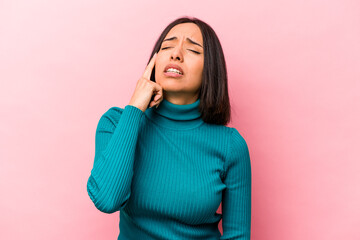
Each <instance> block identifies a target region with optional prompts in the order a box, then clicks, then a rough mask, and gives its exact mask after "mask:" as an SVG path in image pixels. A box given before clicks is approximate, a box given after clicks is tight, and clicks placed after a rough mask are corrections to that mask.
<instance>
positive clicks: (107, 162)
mask: <svg viewBox="0 0 360 240" xmlns="http://www.w3.org/2000/svg"><path fill="white" fill-rule="evenodd" d="M143 115H144V112H143V111H142V110H140V109H139V108H137V107H135V106H132V105H126V106H125V108H124V109H121V108H117V107H112V108H110V109H109V110H108V111H107V112H106V113H105V114H103V115H102V117H101V118H100V120H99V123H98V126H97V129H96V135H95V159H94V164H93V168H92V170H91V174H90V177H89V179H88V181H87V192H88V194H89V197H90V199H91V200H92V202H93V203H94V204H95V206H96V208H97V209H99V210H100V211H102V212H104V213H113V212H116V211H118V210H120V209H122V208H123V207H124V206H125V204H126V203H127V200H128V199H129V197H130V190H131V181H132V177H133V163H134V155H135V149H136V143H137V138H138V132H139V127H140V120H141V118H142V116H143Z"/></svg>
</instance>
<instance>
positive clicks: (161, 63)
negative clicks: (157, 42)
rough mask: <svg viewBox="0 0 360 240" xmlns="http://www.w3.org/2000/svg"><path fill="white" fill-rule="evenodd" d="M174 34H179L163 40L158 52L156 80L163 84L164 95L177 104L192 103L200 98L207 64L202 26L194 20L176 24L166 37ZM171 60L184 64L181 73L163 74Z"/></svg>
mask: <svg viewBox="0 0 360 240" xmlns="http://www.w3.org/2000/svg"><path fill="white" fill-rule="evenodd" d="M171 37H177V39H175V40H170V41H163V42H162V45H161V48H160V50H159V52H158V53H157V56H156V61H155V81H156V83H157V84H159V85H160V86H161V87H162V90H163V98H165V99H166V100H167V101H169V102H171V103H174V104H178V105H184V104H191V103H193V102H195V101H196V100H197V98H198V94H199V89H200V86H201V80H202V71H203V67H204V51H203V47H202V46H204V45H203V38H202V34H201V30H200V28H199V27H198V26H197V25H196V24H194V23H181V24H178V25H176V26H174V27H173V28H172V29H171V30H170V31H169V32H168V34H167V35H166V37H165V39H168V38H171ZM186 38H190V39H191V40H193V41H194V42H196V43H199V44H200V45H201V46H198V45H195V44H192V43H190V42H189V41H188V40H186ZM165 39H164V40H165ZM164 48H166V49H164ZM194 51H196V52H198V54H197V53H195V52H194ZM169 63H172V64H176V65H178V66H180V67H181V68H182V70H183V75H182V77H180V78H174V77H169V76H166V75H164V69H165V67H166V65H167V64H169ZM156 99H158V98H156ZM156 105H158V104H156Z"/></svg>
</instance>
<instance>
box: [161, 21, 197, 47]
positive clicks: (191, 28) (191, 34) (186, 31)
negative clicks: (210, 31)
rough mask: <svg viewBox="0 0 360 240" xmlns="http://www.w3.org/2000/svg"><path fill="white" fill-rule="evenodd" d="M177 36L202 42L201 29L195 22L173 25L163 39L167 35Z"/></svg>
mask: <svg viewBox="0 0 360 240" xmlns="http://www.w3.org/2000/svg"><path fill="white" fill-rule="evenodd" d="M174 36H176V37H178V38H179V39H182V38H184V39H185V38H187V37H188V38H190V39H192V40H194V41H197V42H198V43H200V44H202V43H203V39H202V34H201V30H200V28H199V27H198V25H196V24H195V23H180V24H178V25H176V26H174V27H173V28H172V29H171V30H170V31H169V32H168V34H167V35H166V37H165V39H166V38H168V37H174Z"/></svg>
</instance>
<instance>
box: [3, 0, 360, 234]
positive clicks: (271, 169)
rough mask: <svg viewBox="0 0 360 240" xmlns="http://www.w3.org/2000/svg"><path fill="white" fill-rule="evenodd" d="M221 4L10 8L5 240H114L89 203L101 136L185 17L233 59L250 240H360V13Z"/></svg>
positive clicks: (114, 229)
mask: <svg viewBox="0 0 360 240" xmlns="http://www.w3.org/2000/svg"><path fill="white" fill-rule="evenodd" d="M220 2H221V4H219V1H193V0H190V1H177V2H169V1H137V2H130V1H94V0H90V1H89V0H87V1H79V0H77V1H75V0H72V1H59V0H53V1H44V0H42V1H40V0H33V1H25V0H5V1H4V0H3V1H0V80H1V82H0V84H1V85H0V100H1V101H0V108H1V110H0V114H1V118H0V121H1V124H0V191H1V198H0V212H1V216H0V229H1V230H0V239H56V240H57V239H116V237H117V235H118V233H119V230H118V224H119V222H118V221H119V219H118V218H119V212H116V213H114V214H111V215H109V214H105V213H102V212H100V211H98V210H97V209H96V208H95V206H94V205H93V203H92V202H91V200H90V198H89V196H88V195H87V192H86V183H87V179H88V177H89V174H90V171H91V168H92V164H93V159H94V151H95V130H96V126H97V123H98V120H99V119H100V117H101V115H102V114H103V113H104V112H105V111H107V110H108V109H109V108H110V107H112V106H118V107H124V106H125V105H127V104H128V102H129V101H130V98H131V96H132V93H133V90H134V88H135V84H136V81H137V79H138V78H139V77H140V76H141V74H142V73H143V70H144V68H145V66H146V63H147V61H148V58H149V56H150V53H151V49H152V47H153V45H154V43H155V40H156V39H157V38H158V36H159V35H160V33H161V31H162V30H163V29H164V27H165V26H166V25H167V24H168V23H170V22H171V21H172V20H174V19H175V18H178V17H180V16H185V15H189V16H195V17H198V18H200V19H202V20H204V21H205V22H207V23H209V24H210V25H211V26H212V27H213V28H214V30H215V31H216V33H217V34H218V36H219V38H220V41H221V43H222V46H223V48H224V53H225V57H226V61H227V67H228V74H229V88H230V90H229V91H230V98H231V103H232V107H233V115H232V122H231V124H230V125H229V126H232V127H236V128H237V129H238V130H239V132H240V133H241V134H242V135H243V137H244V138H245V139H246V141H247V143H248V146H249V150H250V156H251V162H252V177H253V189H252V228H251V236H252V239H254V240H267V239H274V240H304V239H326V240H332V239H334V240H335V239H336V240H339V239H351V240H352V239H354V240H355V239H360V230H359V226H360V204H359V203H360V187H359V183H360V175H359V170H360V162H359V160H360V158H359V156H360V152H359V142H360V141H359V138H360V129H359V122H360V112H359V109H360V106H359V105H360V93H359V91H360V57H359V56H360V44H359V43H360V2H359V1H357V0H342V1H334V0H332V1H329V0H328V1H324V0H322V1H320V0H313V1H303V0H295V1H279V0H274V1H251V2H250V1H238V0H233V1H220ZM220 226H221V225H220Z"/></svg>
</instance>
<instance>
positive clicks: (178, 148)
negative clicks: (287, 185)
mask: <svg viewBox="0 0 360 240" xmlns="http://www.w3.org/2000/svg"><path fill="white" fill-rule="evenodd" d="M199 104H200V99H198V100H197V101H196V102H194V103H192V104H187V105H176V104H173V103H171V102H169V101H167V100H166V99H163V101H162V102H161V103H160V105H159V107H158V108H148V109H146V111H145V112H142V111H141V110H140V109H139V108H137V107H135V106H132V105H126V106H125V107H124V108H119V107H112V108H110V109H109V110H108V111H107V112H106V113H104V114H103V115H102V117H101V118H100V121H99V123H98V126H97V129H96V136H95V159H94V164H93V168H92V170H91V175H90V177H89V179H88V182H87V191H88V194H89V196H90V199H91V200H92V201H93V203H94V204H95V206H96V208H97V209H99V210H100V211H102V212H104V213H113V212H116V211H119V210H120V224H119V228H120V234H119V236H118V240H125V239H126V240H130V239H131V240H138V239H139V240H146V239H250V222H251V165H250V156H249V150H248V146H247V144H246V142H245V140H244V138H243V137H242V136H241V135H240V134H239V132H238V131H237V130H236V129H235V128H231V127H226V126H221V125H215V124H208V123H205V122H203V120H202V118H201V116H200V112H199V111H198V106H199ZM221 201H222V214H220V213H217V209H218V207H219V205H220V202H221ZM221 218H222V227H223V235H222V236H221V233H220V231H219V229H218V223H219V221H220V220H221Z"/></svg>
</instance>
